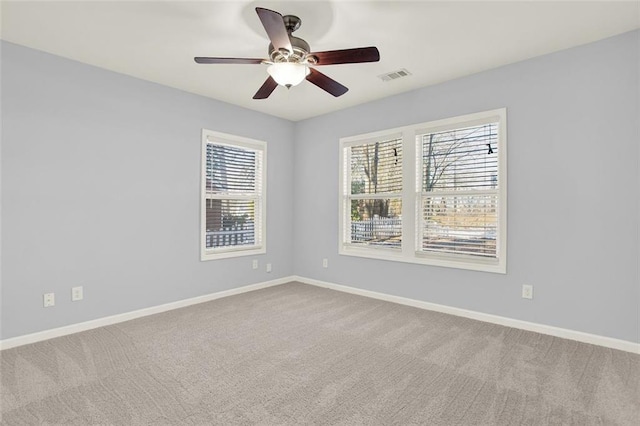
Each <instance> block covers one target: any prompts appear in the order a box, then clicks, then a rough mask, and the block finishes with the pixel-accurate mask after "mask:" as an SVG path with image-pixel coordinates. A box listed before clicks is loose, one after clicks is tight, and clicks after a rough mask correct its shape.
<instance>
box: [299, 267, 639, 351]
mask: <svg viewBox="0 0 640 426" xmlns="http://www.w3.org/2000/svg"><path fill="white" fill-rule="evenodd" d="M292 278H293V279H295V280H296V281H298V282H301V283H303V284H310V285H314V286H318V287H325V288H329V289H331V290H337V291H342V292H345V293H351V294H357V295H359V296H365V297H371V298H373V299H379V300H385V301H387V302H393V303H399V304H401V305H407V306H413V307H415V308H420V309H426V310H429V311H435V312H442V313H445V314H451V315H456V316H459V317H465V318H470V319H474V320H478V321H484V322H489V323H493V324H499V325H504V326H507V327H513V328H519V329H522V330H527V331H534V332H536V333H541V334H547V335H550V336H555V337H561V338H563V339H570V340H576V341H578V342H583V343H590V344H592V345H598V346H604V347H607V348H612V349H618V350H621V351H626V352H632V353H635V354H640V343H634V342H629V341H626V340H620V339H614V338H611V337H605V336H598V335H596V334H589V333H584V332H581V331H575V330H569V329H566V328H559V327H553V326H550V325H544V324H537V323H533V322H528V321H522V320H517V319H513V318H507V317H501V316H498V315H491V314H484V313H482V312H476V311H469V310H467V309H461V308H454V307H451V306H446V305H439V304H437V303H430V302H424V301H422V300H415V299H409V298H406V297H400V296H393V295H390V294H385V293H378V292H375V291H369V290H363V289H359V288H355V287H349V286H345V285H341V284H335V283H330V282H326V281H320V280H316V279H312V278H306V277H300V276H294V277H292Z"/></svg>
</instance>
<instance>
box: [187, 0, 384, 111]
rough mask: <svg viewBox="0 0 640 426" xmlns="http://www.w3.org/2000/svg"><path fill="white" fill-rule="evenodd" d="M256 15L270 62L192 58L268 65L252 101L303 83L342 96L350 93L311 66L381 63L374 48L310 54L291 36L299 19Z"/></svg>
mask: <svg viewBox="0 0 640 426" xmlns="http://www.w3.org/2000/svg"><path fill="white" fill-rule="evenodd" d="M256 12H257V13H258V17H259V18H260V21H261V22H262V25H263V26H264V29H265V30H266V31H267V35H268V36H269V39H270V40H271V43H270V44H269V59H250V58H208V57H196V58H194V59H195V61H196V62H197V63H199V64H268V65H269V68H267V72H268V73H269V77H268V78H267V80H266V81H265V82H264V84H263V85H262V87H260V89H258V91H257V92H256V94H255V95H254V96H253V99H266V98H268V97H269V95H271V93H272V92H273V91H274V90H275V88H276V87H278V84H280V85H282V86H285V87H287V88H290V87H291V86H296V85H298V84H300V83H301V82H302V81H303V80H305V79H306V80H307V81H310V82H311V83H313V84H315V85H316V86H318V87H319V88H321V89H322V90H325V91H326V92H328V93H330V94H332V95H333V96H336V97H337V96H341V95H344V94H345V93H346V92H347V90H349V89H348V88H346V87H345V86H343V85H342V84H340V83H338V82H337V81H335V80H333V79H332V78H330V77H327V76H326V75H324V74H322V73H321V72H320V71H318V70H316V69H315V68H312V66H318V65H337V64H354V63H359V62H377V61H379V60H380V52H378V49H377V48H376V47H359V48H354V49H343V50H329V51H326V52H310V50H311V49H310V48H309V44H308V43H307V42H306V41H304V40H303V39H301V38H299V37H295V36H293V35H291V33H293V32H294V31H295V30H297V29H298V28H300V25H301V23H302V20H301V19H300V18H298V17H297V16H293V15H285V16H282V15H281V14H279V13H278V12H275V11H273V10H269V9H264V8H262V7H256Z"/></svg>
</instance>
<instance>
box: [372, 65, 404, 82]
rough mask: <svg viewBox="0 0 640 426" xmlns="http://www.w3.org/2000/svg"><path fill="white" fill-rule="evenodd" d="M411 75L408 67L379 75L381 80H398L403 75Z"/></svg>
mask: <svg viewBox="0 0 640 426" xmlns="http://www.w3.org/2000/svg"><path fill="white" fill-rule="evenodd" d="M410 75H411V73H410V72H409V71H407V70H406V68H401V69H399V70H397V71H391V72H388V73H386V74H382V75H379V76H378V77H380V80H382V81H391V80H397V79H399V78H402V77H408V76H410Z"/></svg>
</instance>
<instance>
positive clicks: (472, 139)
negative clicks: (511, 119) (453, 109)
mask: <svg viewBox="0 0 640 426" xmlns="http://www.w3.org/2000/svg"><path fill="white" fill-rule="evenodd" d="M340 149H341V158H342V161H341V170H340V202H341V213H340V247H339V251H340V254H345V255H355V256H363V257H372V258H378V259H386V260H396V261H404V262H413V263H423V264H430V265H438V266H448V267H457V268H463V269H475V270H481V271H488V272H499V273H504V272H506V217H507V216H506V215H507V212H506V206H507V202H506V110H505V109H500V110H493V111H487V112H483V113H478V114H471V115H466V116H462V117H456V118H452V119H446V120H439V121H435V122H430V123H422V124H419V125H414V126H407V127H404V128H400V129H393V130H388V131H383V132H377V133H375V134H368V135H361V136H355V137H350V138H343V139H341V141H340Z"/></svg>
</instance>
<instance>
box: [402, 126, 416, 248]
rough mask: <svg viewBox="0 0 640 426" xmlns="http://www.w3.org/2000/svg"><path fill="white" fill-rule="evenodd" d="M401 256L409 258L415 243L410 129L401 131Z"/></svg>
mask: <svg viewBox="0 0 640 426" xmlns="http://www.w3.org/2000/svg"><path fill="white" fill-rule="evenodd" d="M402 152H403V156H404V158H403V163H402V256H403V257H407V258H410V257H412V256H413V253H414V252H415V249H414V247H415V245H416V233H415V226H414V225H415V223H416V199H415V197H414V193H415V190H414V188H415V175H416V156H415V154H416V150H415V134H414V133H413V132H412V131H411V129H405V130H404V131H403V132H402Z"/></svg>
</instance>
